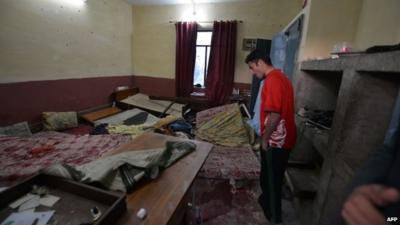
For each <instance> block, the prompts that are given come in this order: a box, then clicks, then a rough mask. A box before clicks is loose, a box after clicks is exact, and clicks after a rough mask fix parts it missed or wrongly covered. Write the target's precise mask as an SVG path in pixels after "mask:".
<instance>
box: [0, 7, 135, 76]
mask: <svg viewBox="0 0 400 225" xmlns="http://www.w3.org/2000/svg"><path fill="white" fill-rule="evenodd" d="M76 1H78V0H1V1H0V83H6V82H19V81H32V80H53V79H65V78H80V77H94V76H110V75H130V74H132V57H131V34H132V7H131V6H130V5H129V4H127V3H126V2H125V1H123V0H101V1H100V0H88V1H87V3H86V4H84V5H82V6H78V5H75V4H71V2H76Z"/></svg>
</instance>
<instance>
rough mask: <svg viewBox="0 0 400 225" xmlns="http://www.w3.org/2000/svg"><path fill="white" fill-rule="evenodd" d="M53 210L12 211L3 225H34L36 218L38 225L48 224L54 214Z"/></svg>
mask: <svg viewBox="0 0 400 225" xmlns="http://www.w3.org/2000/svg"><path fill="white" fill-rule="evenodd" d="M53 214H54V210H53V211H48V212H30V211H25V212H18V213H12V214H11V215H10V216H9V217H7V219H6V220H4V221H3V222H2V223H1V225H32V224H33V222H34V221H35V219H38V222H37V223H36V225H46V224H47V222H48V221H49V220H50V218H51V217H52V216H53Z"/></svg>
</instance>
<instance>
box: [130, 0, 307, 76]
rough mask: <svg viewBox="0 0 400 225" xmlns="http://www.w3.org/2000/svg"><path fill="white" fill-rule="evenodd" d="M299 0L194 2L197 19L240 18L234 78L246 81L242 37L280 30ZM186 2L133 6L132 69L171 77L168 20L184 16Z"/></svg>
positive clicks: (266, 35)
mask: <svg viewBox="0 0 400 225" xmlns="http://www.w3.org/2000/svg"><path fill="white" fill-rule="evenodd" d="M301 3H302V1H301V0H268V1H267V0H255V1H246V2H233V3H215V4H197V5H196V11H197V14H196V15H197V16H198V20H199V21H212V20H243V23H241V24H238V36H237V50H236V66H235V67H236V68H235V82H241V83H250V81H251V75H250V73H249V71H248V67H247V65H245V63H244V59H245V57H246V56H247V54H248V53H249V52H248V51H242V49H241V48H242V39H243V38H266V39H271V38H272V36H273V35H274V34H275V33H277V32H279V31H280V30H282V29H283V28H284V27H285V26H286V25H287V23H289V21H291V19H293V17H294V16H296V15H297V14H298V12H299V11H300V9H301ZM191 12H192V8H191V7H190V6H189V5H170V6H134V7H133V38H132V43H133V44H132V57H133V73H134V74H135V75H143V76H150V77H163V78H171V79H174V78H175V27H174V25H173V24H171V23H169V21H170V20H185V15H186V16H190V15H191Z"/></svg>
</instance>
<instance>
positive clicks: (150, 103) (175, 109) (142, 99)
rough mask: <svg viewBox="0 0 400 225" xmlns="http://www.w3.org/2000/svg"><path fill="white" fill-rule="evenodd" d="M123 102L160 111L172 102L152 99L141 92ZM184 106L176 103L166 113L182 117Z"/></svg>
mask: <svg viewBox="0 0 400 225" xmlns="http://www.w3.org/2000/svg"><path fill="white" fill-rule="evenodd" d="M121 102H123V103H125V104H129V105H132V106H135V107H139V108H142V109H148V110H152V111H156V112H160V113H162V112H164V110H165V109H166V108H167V107H168V106H169V105H170V104H171V103H172V102H171V101H161V100H151V99H150V98H149V96H148V95H145V94H141V93H138V94H135V95H132V96H129V97H128V98H125V99H123V100H122V101H121ZM183 106H184V105H183V104H178V103H174V104H173V105H172V106H171V107H170V108H169V110H168V111H167V112H166V113H167V114H169V115H174V116H178V117H180V116H182V108H183Z"/></svg>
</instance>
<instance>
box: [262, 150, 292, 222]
mask: <svg viewBox="0 0 400 225" xmlns="http://www.w3.org/2000/svg"><path fill="white" fill-rule="evenodd" d="M266 159H267V160H266V163H267V171H268V172H267V177H268V184H269V187H268V190H269V192H268V195H267V196H266V197H267V198H268V199H267V203H268V208H269V209H270V212H271V220H272V222H274V223H281V222H282V199H281V198H282V185H283V178H284V174H285V170H286V166H287V162H288V159H289V151H287V150H284V149H281V148H269V149H268V151H267V152H266Z"/></svg>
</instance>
